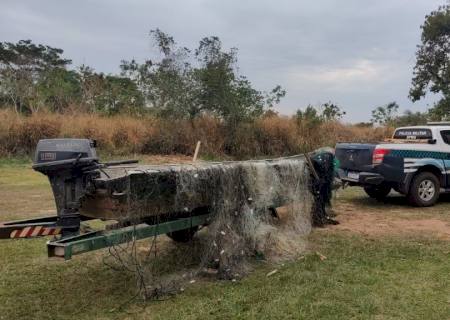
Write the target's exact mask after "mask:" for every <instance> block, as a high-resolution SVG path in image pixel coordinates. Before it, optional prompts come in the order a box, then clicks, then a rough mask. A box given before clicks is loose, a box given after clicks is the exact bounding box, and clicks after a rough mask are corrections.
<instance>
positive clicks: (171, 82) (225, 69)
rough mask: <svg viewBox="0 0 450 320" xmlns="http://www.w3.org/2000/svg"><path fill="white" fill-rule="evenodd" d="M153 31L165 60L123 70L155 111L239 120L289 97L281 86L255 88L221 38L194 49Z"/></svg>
mask: <svg viewBox="0 0 450 320" xmlns="http://www.w3.org/2000/svg"><path fill="white" fill-rule="evenodd" d="M150 35H151V37H152V41H153V42H154V44H155V45H156V47H157V48H158V49H159V51H160V54H161V59H160V60H158V61H152V60H147V61H145V62H144V63H143V64H139V63H137V62H136V61H134V60H131V61H122V65H121V69H122V75H123V76H128V77H130V78H131V79H133V80H134V81H135V82H136V83H137V85H138V88H139V89H140V90H141V91H142V92H143V95H144V97H145V100H146V104H147V106H149V107H150V109H151V110H153V111H154V112H155V113H156V114H157V115H160V116H164V117H175V118H183V117H184V118H190V119H192V118H194V117H196V116H198V115H200V114H202V113H205V112H207V113H210V114H213V115H216V116H218V117H220V118H222V119H224V120H225V121H226V122H227V123H235V124H236V123H239V122H241V121H245V120H249V119H254V118H255V117H258V116H261V115H262V114H263V112H264V111H265V110H267V109H269V108H270V107H272V106H273V105H274V104H276V103H278V102H279V101H280V99H281V98H282V97H283V96H284V95H285V91H284V90H283V89H282V88H281V87H280V86H277V87H275V88H274V89H273V90H271V91H270V92H269V93H266V92H261V91H258V90H256V89H254V88H253V86H252V84H251V83H250V81H249V80H248V79H247V78H245V77H244V76H241V75H238V73H237V66H236V64H237V50H236V49H234V48H233V49H230V50H229V51H224V50H223V49H222V43H221V41H220V39H219V38H218V37H206V38H203V39H202V40H201V41H200V43H199V46H198V48H197V49H196V50H194V51H193V52H192V51H191V50H189V49H188V48H184V47H178V46H177V44H176V42H175V41H174V39H173V38H172V37H171V36H169V35H167V34H166V33H164V32H162V31H161V30H159V29H156V30H152V31H151V32H150Z"/></svg>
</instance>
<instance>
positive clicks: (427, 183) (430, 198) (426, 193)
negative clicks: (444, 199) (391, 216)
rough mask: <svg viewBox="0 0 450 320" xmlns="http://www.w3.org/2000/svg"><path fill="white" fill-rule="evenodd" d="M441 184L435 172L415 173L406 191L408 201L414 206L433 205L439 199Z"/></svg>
mask: <svg viewBox="0 0 450 320" xmlns="http://www.w3.org/2000/svg"><path fill="white" fill-rule="evenodd" d="M440 188H441V185H440V183H439V179H438V177H436V175H435V174H433V173H431V172H428V171H424V172H420V173H419V174H417V175H416V176H415V177H414V178H413V180H412V183H411V186H410V188H409V192H408V201H409V203H410V204H412V205H413V206H416V207H430V206H433V205H434V204H435V203H436V202H437V200H438V199H439V194H440Z"/></svg>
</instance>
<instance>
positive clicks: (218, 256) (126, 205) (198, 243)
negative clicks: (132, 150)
mask: <svg viewBox="0 0 450 320" xmlns="http://www.w3.org/2000/svg"><path fill="white" fill-rule="evenodd" d="M311 156H312V161H311V162H308V161H307V160H308V159H307V158H305V156H295V157H290V158H280V159H271V160H258V161H241V162H220V163H198V164H186V165H173V166H164V167H161V166H142V167H138V168H129V169H127V168H124V169H122V170H124V171H125V174H122V175H121V176H120V178H119V179H116V180H115V181H114V183H113V185H114V192H116V194H118V195H119V196H121V199H120V201H118V203H120V205H117V203H116V206H115V207H116V210H117V212H115V214H120V219H119V220H121V221H122V223H126V224H128V225H134V224H137V223H141V222H147V223H149V224H158V223H161V222H165V221H170V220H172V219H175V218H180V217H189V216H192V215H197V214H205V213H211V214H212V217H213V218H212V221H211V223H210V224H209V225H208V226H207V227H206V228H203V229H202V230H200V231H199V230H198V227H192V228H190V229H187V230H184V231H180V232H174V233H172V234H169V237H171V238H173V239H174V240H177V241H181V242H185V241H187V240H190V239H191V238H192V236H193V235H194V233H196V236H195V237H193V239H192V241H189V242H187V244H186V243H184V244H177V243H176V242H169V241H167V238H166V237H154V238H153V239H150V240H146V241H140V242H139V243H136V241H133V239H129V240H130V241H127V242H126V243H125V244H124V245H120V246H114V247H112V248H110V252H111V256H110V257H112V260H109V262H108V263H109V264H110V265H112V266H113V267H118V266H120V268H121V269H122V270H127V271H129V272H132V273H133V274H134V275H135V277H136V280H137V284H138V289H139V290H138V291H139V292H140V293H141V294H142V296H144V297H147V298H148V297H155V296H159V295H161V294H167V293H170V292H176V291H178V290H181V288H182V286H183V285H184V283H186V282H189V281H194V280H192V279H193V278H194V277H196V276H198V275H199V274H208V275H211V274H212V275H214V276H216V277H218V278H220V279H231V280H233V279H239V278H241V277H242V276H244V275H245V274H246V273H247V272H248V271H249V270H250V269H251V267H252V264H253V262H254V261H255V260H258V259H259V260H267V261H281V260H286V259H293V258H295V257H297V256H298V255H299V254H301V253H302V252H304V251H305V248H306V245H307V239H306V238H307V235H308V234H309V232H310V230H311V227H312V225H313V224H314V225H319V226H321V225H324V224H326V223H328V222H329V221H330V219H329V217H328V214H327V210H326V207H327V206H328V205H329V203H330V199H331V182H332V180H333V155H332V154H331V153H329V152H324V151H321V152H317V153H315V154H312V155H311ZM116 170H117V169H116ZM116 174H117V173H116ZM109 175H111V176H113V175H114V173H113V172H110V173H109ZM112 180H114V179H112ZM117 208H119V209H117ZM161 238H163V239H161ZM148 242H150V245H149V243H148Z"/></svg>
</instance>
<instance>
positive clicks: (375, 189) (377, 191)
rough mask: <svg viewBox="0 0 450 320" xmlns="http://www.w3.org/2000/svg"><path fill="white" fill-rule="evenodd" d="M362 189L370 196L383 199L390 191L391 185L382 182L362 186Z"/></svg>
mask: <svg viewBox="0 0 450 320" xmlns="http://www.w3.org/2000/svg"><path fill="white" fill-rule="evenodd" d="M364 191H365V192H366V193H367V195H368V196H369V197H371V198H374V199H377V200H383V199H384V198H386V197H387V195H388V194H389V192H391V187H390V186H389V185H388V184H385V183H382V184H379V185H374V186H364Z"/></svg>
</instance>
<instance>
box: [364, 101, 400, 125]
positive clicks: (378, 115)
mask: <svg viewBox="0 0 450 320" xmlns="http://www.w3.org/2000/svg"><path fill="white" fill-rule="evenodd" d="M398 108H399V107H398V104H397V103H396V102H390V103H388V104H387V105H385V106H380V107H377V108H375V109H374V110H372V119H371V121H372V122H373V123H377V124H380V125H384V126H392V125H394V122H395V120H396V117H397V112H398Z"/></svg>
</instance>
